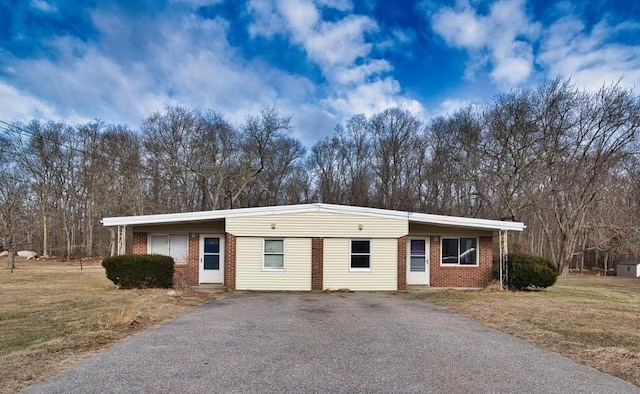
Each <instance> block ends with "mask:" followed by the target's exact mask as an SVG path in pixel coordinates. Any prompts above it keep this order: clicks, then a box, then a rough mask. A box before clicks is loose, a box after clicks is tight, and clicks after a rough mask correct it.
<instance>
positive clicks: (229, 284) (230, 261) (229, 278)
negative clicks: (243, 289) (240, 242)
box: [224, 233, 236, 291]
mask: <svg viewBox="0 0 640 394" xmlns="http://www.w3.org/2000/svg"><path fill="white" fill-rule="evenodd" d="M224 285H225V287H226V288H227V291H235V290H236V236H235V235H233V234H229V233H226V234H225V241H224Z"/></svg>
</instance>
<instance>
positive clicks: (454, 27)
mask: <svg viewBox="0 0 640 394" xmlns="http://www.w3.org/2000/svg"><path fill="white" fill-rule="evenodd" d="M431 21H432V23H433V29H434V31H435V32H436V33H438V34H439V35H440V36H441V37H442V38H444V40H445V41H446V42H447V43H448V44H450V45H452V46H455V47H458V48H462V49H465V50H466V51H467V52H469V54H470V55H471V62H470V64H469V65H468V69H467V71H468V75H469V76H474V75H475V73H476V71H477V70H478V69H479V68H481V67H483V66H484V65H485V64H486V63H489V64H490V65H491V68H492V70H491V72H490V76H491V79H492V80H493V81H494V82H496V83H498V84H501V85H507V86H513V85H517V84H520V83H522V82H525V81H526V80H527V79H528V78H529V76H530V75H531V74H532V72H533V68H534V67H533V66H534V55H533V47H532V42H533V41H535V39H536V38H537V37H538V34H539V31H540V26H539V24H537V23H535V22H532V21H531V20H530V19H529V17H528V16H527V14H526V10H525V1H524V0H499V1H497V2H495V3H494V4H493V5H492V6H491V7H490V10H489V13H488V15H480V14H478V13H477V11H476V10H475V8H473V6H472V5H471V4H470V3H469V2H468V1H466V0H463V1H461V2H459V4H458V6H457V7H456V8H450V7H443V8H441V9H439V10H438V11H436V12H435V13H434V14H433V15H432V18H431Z"/></svg>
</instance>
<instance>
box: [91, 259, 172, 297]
mask: <svg viewBox="0 0 640 394" xmlns="http://www.w3.org/2000/svg"><path fill="white" fill-rule="evenodd" d="M173 264H174V261H173V258H172V257H169V256H161V255H158V254H125V255H121V256H114V257H108V258H106V259H104V260H102V266H103V267H104V269H105V270H106V271H107V278H108V279H109V280H110V281H112V282H113V283H115V284H116V286H118V287H120V288H121V289H134V288H138V289H143V288H153V287H160V288H170V287H171V286H172V285H173Z"/></svg>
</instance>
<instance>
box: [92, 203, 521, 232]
mask: <svg viewBox="0 0 640 394" xmlns="http://www.w3.org/2000/svg"><path fill="white" fill-rule="evenodd" d="M320 211H322V212H333V213H344V214H351V215H364V216H373V217H380V218H389V219H404V220H408V221H410V222H416V223H426V224H432V225H441V226H449V227H462V228H474V229H483V230H507V231H522V230H524V228H525V225H524V223H520V222H504V221H500V220H487V219H475V218H466V217H458V216H444V215H431V214H425V213H414V212H404V211H394V210H388V209H378V208H366V207H355V206H347V205H334V204H324V203H315V204H301V205H279V206H271V207H254V208H237V209H223V210H215V211H200V212H186V213H167V214H159V215H141V216H120V217H110V218H104V219H102V224H103V225H104V226H109V227H111V226H135V225H151V224H170V223H188V222H201V221H209V220H220V219H227V218H235V217H246V216H257V215H278V214H296V213H307V212H320Z"/></svg>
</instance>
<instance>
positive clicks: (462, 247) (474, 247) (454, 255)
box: [441, 237, 478, 265]
mask: <svg viewBox="0 0 640 394" xmlns="http://www.w3.org/2000/svg"><path fill="white" fill-rule="evenodd" d="M441 261H442V265H478V238H475V237H473V238H472V237H469V238H466V237H460V238H445V237H443V238H442V260H441Z"/></svg>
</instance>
